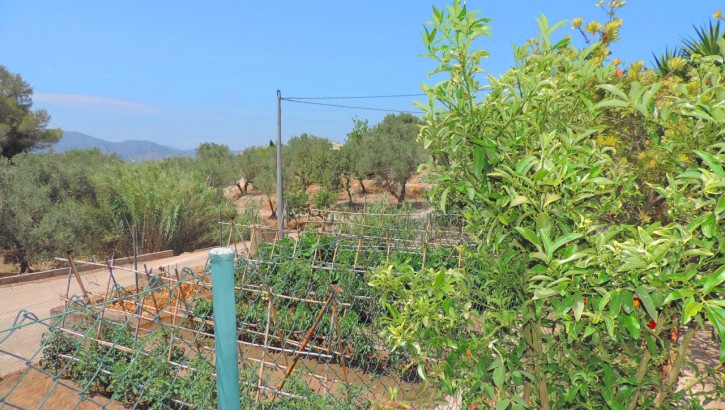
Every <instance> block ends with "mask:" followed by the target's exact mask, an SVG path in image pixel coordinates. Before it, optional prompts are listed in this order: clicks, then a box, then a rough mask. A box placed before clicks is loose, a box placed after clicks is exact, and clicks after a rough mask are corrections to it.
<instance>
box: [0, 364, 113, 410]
mask: <svg viewBox="0 0 725 410" xmlns="http://www.w3.org/2000/svg"><path fill="white" fill-rule="evenodd" d="M79 390H80V388H79V387H78V385H77V384H75V383H73V382H71V381H68V380H64V379H61V380H59V381H58V382H57V383H56V382H55V381H54V380H53V379H52V378H50V377H48V376H47V375H45V374H44V373H41V372H40V371H38V370H35V369H30V370H28V372H27V374H25V371H20V372H16V373H12V374H9V375H7V376H6V377H4V378H2V379H0V404H6V405H9V406H15V407H16V408H21V409H38V408H42V409H74V408H75V409H80V410H92V409H99V408H101V407H102V406H103V407H104V408H106V409H109V410H123V409H124V407H123V406H122V405H121V404H119V403H117V402H114V401H111V400H109V399H108V398H106V397H103V396H92V397H85V398H81V395H80V394H79V393H78V391H79ZM8 393H9V394H8ZM6 394H7V395H8V396H7V397H5V395H6ZM41 406H42V407H41Z"/></svg>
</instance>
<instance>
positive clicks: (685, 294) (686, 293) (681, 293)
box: [662, 289, 695, 305]
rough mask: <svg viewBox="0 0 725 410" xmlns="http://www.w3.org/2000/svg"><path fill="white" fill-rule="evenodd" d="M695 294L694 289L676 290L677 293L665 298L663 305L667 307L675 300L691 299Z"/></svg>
mask: <svg viewBox="0 0 725 410" xmlns="http://www.w3.org/2000/svg"><path fill="white" fill-rule="evenodd" d="M694 294H695V291H694V290H692V289H681V290H676V291H674V292H672V293H670V294H669V295H667V297H666V298H665V301H664V302H662V304H663V305H666V304H668V303H670V302H672V301H675V300H680V299H685V298H689V297H690V296H692V295H694Z"/></svg>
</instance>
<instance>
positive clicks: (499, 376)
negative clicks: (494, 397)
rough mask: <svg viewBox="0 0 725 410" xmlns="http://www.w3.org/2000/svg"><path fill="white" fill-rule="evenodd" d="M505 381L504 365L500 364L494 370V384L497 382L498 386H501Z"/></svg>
mask: <svg viewBox="0 0 725 410" xmlns="http://www.w3.org/2000/svg"><path fill="white" fill-rule="evenodd" d="M503 381H504V371H503V367H501V366H498V367H496V368H495V369H494V370H493V384H495V385H496V386H498V387H501V385H503Z"/></svg>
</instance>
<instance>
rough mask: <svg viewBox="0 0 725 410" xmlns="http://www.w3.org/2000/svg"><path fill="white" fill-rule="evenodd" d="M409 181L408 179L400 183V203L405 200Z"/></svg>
mask: <svg viewBox="0 0 725 410" xmlns="http://www.w3.org/2000/svg"><path fill="white" fill-rule="evenodd" d="M407 183H408V180H407V179H406V180H405V181H403V183H402V184H401V185H400V195H398V203H399V204H402V203H403V202H405V184H407Z"/></svg>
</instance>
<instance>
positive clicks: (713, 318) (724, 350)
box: [705, 303, 725, 363]
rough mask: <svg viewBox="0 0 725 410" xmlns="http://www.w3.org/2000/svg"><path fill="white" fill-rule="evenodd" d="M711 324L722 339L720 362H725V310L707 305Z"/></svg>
mask: <svg viewBox="0 0 725 410" xmlns="http://www.w3.org/2000/svg"><path fill="white" fill-rule="evenodd" d="M705 309H706V310H707V316H708V318H709V319H710V324H711V325H712V326H713V327H714V328H715V330H716V331H717V334H718V336H719V337H720V362H721V363H722V362H725V309H724V308H722V307H719V306H713V305H710V304H708V303H706V304H705Z"/></svg>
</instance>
